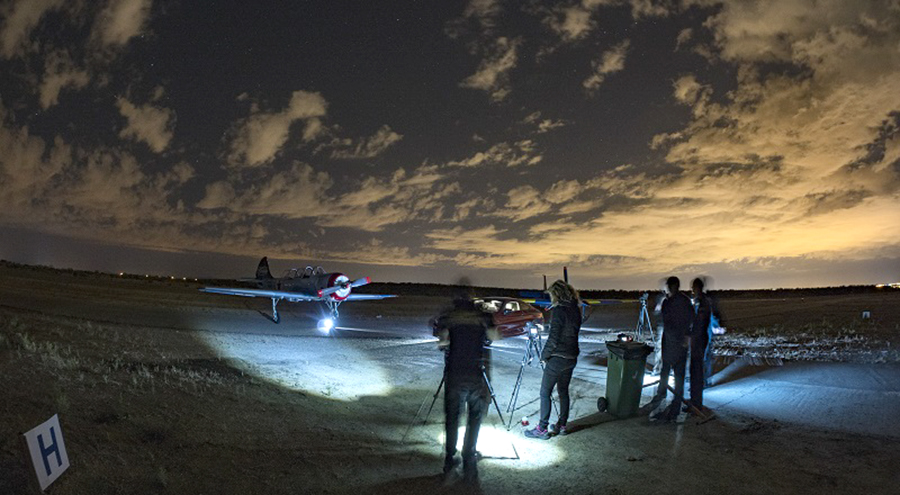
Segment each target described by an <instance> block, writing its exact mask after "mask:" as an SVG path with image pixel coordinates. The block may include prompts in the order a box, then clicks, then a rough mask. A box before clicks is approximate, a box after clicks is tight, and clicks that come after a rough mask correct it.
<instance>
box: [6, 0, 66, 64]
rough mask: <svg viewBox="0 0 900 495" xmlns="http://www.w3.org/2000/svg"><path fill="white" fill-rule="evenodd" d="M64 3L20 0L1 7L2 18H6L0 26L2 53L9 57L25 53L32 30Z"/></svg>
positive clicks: (56, 0) (58, 0)
mask: <svg viewBox="0 0 900 495" xmlns="http://www.w3.org/2000/svg"><path fill="white" fill-rule="evenodd" d="M63 5H65V2H64V1H63V0H18V1H12V2H7V3H6V5H5V6H3V7H0V18H2V19H4V22H3V26H2V28H0V55H2V56H3V57H4V58H7V59H11V58H13V57H15V56H17V55H23V54H24V53H25V52H26V51H27V50H28V44H29V43H28V40H29V38H30V37H31V32H32V31H33V30H34V29H35V28H36V27H37V25H38V23H39V22H40V21H41V19H42V18H43V17H44V15H45V14H47V13H49V12H52V11H54V10H58V9H60V8H61V7H62V6H63Z"/></svg>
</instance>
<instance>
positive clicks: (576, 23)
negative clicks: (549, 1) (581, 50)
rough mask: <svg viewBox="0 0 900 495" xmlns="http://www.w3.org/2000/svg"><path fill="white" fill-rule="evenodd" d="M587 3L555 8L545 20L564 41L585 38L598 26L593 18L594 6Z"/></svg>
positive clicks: (568, 41)
mask: <svg viewBox="0 0 900 495" xmlns="http://www.w3.org/2000/svg"><path fill="white" fill-rule="evenodd" d="M587 3H588V2H583V3H578V4H576V5H572V6H568V7H561V8H557V9H554V10H553V12H552V13H551V15H549V16H548V17H546V18H545V19H544V22H546V23H547V25H548V26H550V29H551V30H553V32H554V33H556V34H557V35H558V36H559V37H560V38H561V39H562V41H563V42H567V43H570V42H573V41H577V40H580V39H583V38H585V37H586V36H587V35H588V34H589V33H590V32H591V31H592V30H593V29H594V28H595V27H596V23H595V22H594V21H593V20H591V13H592V9H591V7H592V6H590V5H587ZM594 3H596V2H594Z"/></svg>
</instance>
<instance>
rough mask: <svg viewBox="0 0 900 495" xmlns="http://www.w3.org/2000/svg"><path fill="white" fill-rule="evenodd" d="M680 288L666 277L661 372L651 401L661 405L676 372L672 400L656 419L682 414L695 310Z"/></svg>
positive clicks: (674, 278)
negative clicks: (654, 395)
mask: <svg viewBox="0 0 900 495" xmlns="http://www.w3.org/2000/svg"><path fill="white" fill-rule="evenodd" d="M680 286H681V281H680V280H678V277H669V278H668V279H667V280H666V298H665V300H663V302H662V318H663V335H662V370H661V371H660V374H659V387H658V388H657V391H656V397H655V398H654V402H657V401H658V402H662V401H663V400H664V399H665V397H666V395H667V390H666V387H667V385H668V381H669V372H670V371H674V372H675V387H674V390H675V398H674V399H673V400H672V403H671V404H669V406H668V407H666V409H665V410H664V411H662V412H661V413H660V414H658V415H656V416H655V418H658V419H666V420H671V419H675V417H676V416H678V414H679V413H680V412H681V402H682V399H683V397H684V375H685V368H686V367H687V349H688V344H689V343H690V334H691V324H692V322H693V318H694V307H693V305H691V300H690V298H688V297H687V296H686V295H684V294H683V293H682V292H681V291H680V290H679V288H680Z"/></svg>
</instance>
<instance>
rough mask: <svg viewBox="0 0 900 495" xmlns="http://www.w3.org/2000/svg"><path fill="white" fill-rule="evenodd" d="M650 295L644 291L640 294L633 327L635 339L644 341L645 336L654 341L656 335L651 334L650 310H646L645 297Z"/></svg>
mask: <svg viewBox="0 0 900 495" xmlns="http://www.w3.org/2000/svg"><path fill="white" fill-rule="evenodd" d="M649 297H650V295H649V294H647V293H646V292H644V295H642V296H641V299H640V301H641V310H640V313H638V322H637V325H636V326H635V327H634V335H635V338H636V339H637V340H640V341H644V342H646V341H647V339H646V338H645V335H644V334H645V333H646V334H647V335H646V337H650V341H651V342H655V341H656V336H655V335H654V334H653V325H652V324H651V323H650V312H649V311H647V299H648V298H649Z"/></svg>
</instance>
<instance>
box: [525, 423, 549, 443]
mask: <svg viewBox="0 0 900 495" xmlns="http://www.w3.org/2000/svg"><path fill="white" fill-rule="evenodd" d="M525 436H526V437H528V438H537V439H538V440H550V432H549V431H547V429H546V428H541V426H540V425H538V426H535V427H534V429H531V430H525Z"/></svg>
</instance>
